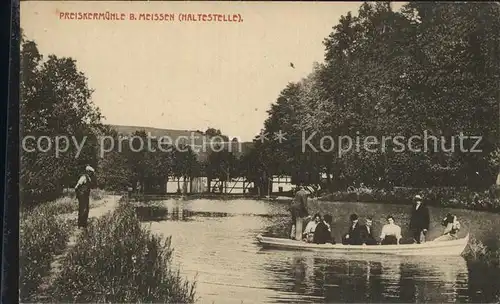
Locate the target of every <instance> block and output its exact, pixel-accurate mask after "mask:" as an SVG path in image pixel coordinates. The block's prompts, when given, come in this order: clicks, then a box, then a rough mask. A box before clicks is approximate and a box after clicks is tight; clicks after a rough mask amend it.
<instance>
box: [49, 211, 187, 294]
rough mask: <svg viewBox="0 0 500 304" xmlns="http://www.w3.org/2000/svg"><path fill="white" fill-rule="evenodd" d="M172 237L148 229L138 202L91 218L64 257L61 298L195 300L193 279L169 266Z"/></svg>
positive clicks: (56, 289)
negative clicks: (160, 235)
mask: <svg viewBox="0 0 500 304" xmlns="http://www.w3.org/2000/svg"><path fill="white" fill-rule="evenodd" d="M171 254H172V249H171V248H170V238H167V239H166V240H165V241H164V240H162V239H161V238H160V237H157V236H155V235H153V234H152V233H151V232H150V231H149V230H147V229H144V228H143V227H142V226H141V223H140V221H139V220H138V218H137V216H136V213H135V210H134V207H132V206H130V205H120V206H119V207H118V209H117V210H116V211H115V212H113V213H110V214H108V215H105V216H103V217H102V218H100V219H98V220H97V221H96V222H94V223H93V224H91V225H90V226H89V227H88V229H87V231H86V232H84V233H82V234H81V235H80V236H79V239H78V241H77V244H76V245H75V247H74V248H73V249H72V250H71V251H70V252H69V253H68V255H67V258H66V259H65V260H64V261H63V271H62V272H61V274H60V276H59V277H58V278H57V279H56V281H55V283H54V289H53V291H52V295H53V301H57V302H162V303H192V302H194V287H195V285H194V284H190V283H188V282H187V281H184V280H183V279H182V278H181V277H180V275H179V273H178V272H174V271H173V270H172V269H171V266H170V259H171Z"/></svg>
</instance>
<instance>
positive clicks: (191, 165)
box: [172, 146, 200, 192]
mask: <svg viewBox="0 0 500 304" xmlns="http://www.w3.org/2000/svg"><path fill="white" fill-rule="evenodd" d="M172 162H173V167H172V173H173V175H174V177H176V178H177V191H178V192H180V191H181V186H180V179H181V178H183V179H184V182H185V181H186V179H187V178H189V179H190V181H191V180H192V178H193V177H194V176H196V175H198V174H199V170H200V168H199V165H198V159H197V156H196V154H195V153H194V152H193V150H192V149H191V147H190V146H181V147H178V148H176V149H173V151H172Z"/></svg>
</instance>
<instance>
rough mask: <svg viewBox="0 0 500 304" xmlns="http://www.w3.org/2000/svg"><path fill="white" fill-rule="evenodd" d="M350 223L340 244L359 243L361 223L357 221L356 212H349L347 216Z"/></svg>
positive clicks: (360, 242)
mask: <svg viewBox="0 0 500 304" xmlns="http://www.w3.org/2000/svg"><path fill="white" fill-rule="evenodd" d="M349 219H350V220H351V225H350V226H349V231H348V232H347V233H346V234H345V235H344V236H343V237H342V244H344V245H361V244H362V241H361V225H360V224H359V223H358V221H359V217H358V215H357V214H355V213H354V214H351V216H350V217H349Z"/></svg>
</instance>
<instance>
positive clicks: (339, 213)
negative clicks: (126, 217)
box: [139, 200, 500, 303]
mask: <svg viewBox="0 0 500 304" xmlns="http://www.w3.org/2000/svg"><path fill="white" fill-rule="evenodd" d="M155 204H157V203H155ZM161 204H162V205H163V206H164V207H165V208H166V209H167V210H168V214H165V213H163V214H161V215H158V214H156V215H155V214H154V213H155V212H151V211H149V212H145V211H144V210H142V211H140V212H139V213H140V215H141V214H142V217H143V220H144V222H145V225H146V226H148V227H149V228H150V229H151V230H152V231H153V232H155V233H160V234H163V235H165V236H172V245H173V248H174V255H173V262H174V265H175V266H176V267H179V268H180V270H181V274H182V275H183V276H184V277H187V279H191V280H193V279H196V282H197V287H196V294H197V297H198V301H199V302H200V303H281V302H283V303H289V302H294V303H310V302H330V303H331V302H344V303H345V302H381V301H383V302H405V303H408V302H439V303H444V302H493V301H497V300H498V299H500V298H499V297H498V295H499V294H500V292H499V289H500V273H498V270H495V269H490V268H487V267H484V266H482V265H477V264H472V263H468V262H466V260H465V259H463V258H462V257H452V258H450V257H446V258H440V257H432V258H429V257H424V258H422V257H395V256H378V255H375V256H373V255H372V256H366V255H365V256H363V255H361V256H353V255H349V256H346V255H331V254H327V253H313V252H297V251H280V250H269V249H262V248H261V247H260V246H259V245H258V243H257V242H256V240H255V236H256V235H258V234H263V235H269V236H280V237H282V236H285V235H286V234H287V228H288V226H289V217H288V212H287V203H286V202H268V201H256V200H232V201H228V200H226V201H219V200H191V201H174V200H170V201H165V202H161ZM312 205H313V207H312V209H315V210H320V211H323V212H329V213H331V214H333V215H334V221H335V224H334V225H333V227H334V229H335V230H334V231H335V232H336V234H337V235H338V236H339V237H340V235H341V234H342V233H343V232H344V231H345V230H346V229H347V223H345V222H346V221H347V220H346V219H347V218H348V215H349V214H350V213H352V212H357V213H358V214H359V215H360V216H361V217H362V216H364V215H368V214H369V215H372V216H374V224H375V225H374V230H375V231H379V230H377V229H378V228H379V227H380V226H381V225H382V224H383V217H385V215H387V214H392V215H394V216H395V218H396V221H398V220H399V221H401V223H399V224H400V225H401V226H402V227H404V222H405V221H406V220H407V215H406V213H407V211H408V208H409V207H408V206H397V205H385V204H363V203H355V204H353V203H323V202H321V203H313V204H312ZM448 211H449V210H443V209H431V217H432V220H433V225H432V227H431V229H430V237H431V238H432V237H434V236H437V235H439V233H440V231H441V229H442V228H441V227H439V219H440V218H442V217H443V216H444V215H445V214H446V212H448ZM453 212H454V213H455V214H457V215H458V216H459V219H460V220H461V222H462V226H463V231H462V232H463V233H464V234H465V233H466V232H467V231H470V232H471V235H473V236H474V237H476V238H478V239H480V240H482V241H484V242H486V243H488V244H489V245H490V246H498V240H499V239H500V228H499V227H497V226H498V223H500V215H498V214H491V213H481V212H471V211H466V210H453ZM155 216H156V218H155V219H154V220H153V217H155ZM158 216H159V217H160V218H158ZM379 217H380V219H379ZM402 223H403V224H402ZM495 229H496V230H495ZM404 231H405V230H404V229H403V233H404Z"/></svg>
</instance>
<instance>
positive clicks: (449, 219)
mask: <svg viewBox="0 0 500 304" xmlns="http://www.w3.org/2000/svg"><path fill="white" fill-rule="evenodd" d="M441 225H443V226H444V227H445V228H444V231H443V235H441V236H440V237H438V238H436V239H434V241H438V242H439V241H450V240H453V239H456V238H457V237H458V236H457V234H458V231H459V230H460V222H459V221H458V220H457V217H456V216H455V215H453V214H451V213H448V214H447V215H446V217H445V218H444V219H443V221H442V222H441Z"/></svg>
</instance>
